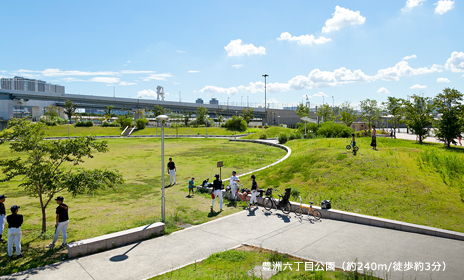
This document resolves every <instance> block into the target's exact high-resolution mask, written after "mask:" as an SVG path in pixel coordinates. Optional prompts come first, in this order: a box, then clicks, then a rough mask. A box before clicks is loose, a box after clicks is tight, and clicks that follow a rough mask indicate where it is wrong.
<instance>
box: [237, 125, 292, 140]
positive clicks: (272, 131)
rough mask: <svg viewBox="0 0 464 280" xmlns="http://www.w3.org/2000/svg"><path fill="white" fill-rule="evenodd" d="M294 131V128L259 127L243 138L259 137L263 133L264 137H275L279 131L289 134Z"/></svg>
mask: <svg viewBox="0 0 464 280" xmlns="http://www.w3.org/2000/svg"><path fill="white" fill-rule="evenodd" d="M253 131H256V129H254V130H253ZM294 131H295V129H291V128H285V127H279V126H271V127H269V128H260V129H259V131H258V132H256V133H253V134H250V135H248V136H245V137H243V139H260V138H262V137H263V135H265V138H275V137H277V136H279V134H280V133H286V134H287V135H290V134H292V133H293V132H294Z"/></svg>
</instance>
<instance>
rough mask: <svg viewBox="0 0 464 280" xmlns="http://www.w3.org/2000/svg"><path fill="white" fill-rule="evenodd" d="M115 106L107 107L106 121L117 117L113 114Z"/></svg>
mask: <svg viewBox="0 0 464 280" xmlns="http://www.w3.org/2000/svg"><path fill="white" fill-rule="evenodd" d="M113 108H114V106H105V120H109V119H111V118H112V117H114V116H115V114H112V113H111V111H112V110H113Z"/></svg>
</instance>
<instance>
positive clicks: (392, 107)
mask: <svg viewBox="0 0 464 280" xmlns="http://www.w3.org/2000/svg"><path fill="white" fill-rule="evenodd" d="M382 105H383V106H384V109H385V111H386V112H387V113H388V114H390V115H391V118H390V119H389V120H388V122H389V123H391V124H392V127H393V135H394V137H395V139H396V129H397V128H399V126H400V125H401V124H402V123H403V122H404V121H403V118H404V100H403V99H401V98H395V97H390V96H389V97H388V100H387V102H383V103H382Z"/></svg>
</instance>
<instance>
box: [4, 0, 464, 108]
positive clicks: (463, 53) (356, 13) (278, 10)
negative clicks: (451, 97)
mask: <svg viewBox="0 0 464 280" xmlns="http://www.w3.org/2000/svg"><path fill="white" fill-rule="evenodd" d="M462 15H464V8H463V6H462V2H461V1H460V0H455V1H450V0H391V1H358V0H350V1H346V0H345V1H285V2H284V1H269V0H268V1H229V2H226V1H139V0H134V1H117V0H113V1H103V0H101V1H83V0H81V1H2V8H1V10H0V26H1V27H2V34H3V36H2V40H1V44H0V76H3V77H13V76H15V75H18V76H23V77H29V78H36V79H42V80H45V81H48V82H52V83H57V84H61V85H64V86H65V87H66V92H67V93H80V94H88V95H102V96H113V87H114V88H115V92H116V96H119V97H129V96H130V97H131V98H136V97H140V98H152V99H153V98H156V94H155V91H156V87H157V86H158V85H160V86H162V87H164V90H165V92H166V94H167V95H166V100H170V101H179V92H181V99H182V101H183V102H194V101H195V99H196V98H203V100H205V101H208V100H209V99H210V98H212V97H214V98H217V99H219V101H220V102H223V103H225V102H227V101H228V100H229V102H230V103H231V104H232V102H235V103H236V104H237V103H240V102H241V101H242V100H243V102H244V103H245V102H246V100H247V98H248V100H249V102H250V103H263V102H264V78H263V77H262V75H263V74H265V73H266V74H268V75H269V77H268V78H267V100H268V102H277V103H285V104H287V103H297V102H301V101H302V100H303V99H305V96H306V95H308V97H309V98H310V102H311V104H314V105H315V104H321V103H322V102H323V98H322V96H325V97H324V101H325V102H326V103H330V104H331V103H332V102H333V101H334V103H335V105H337V104H340V103H342V102H343V101H351V102H352V104H353V105H356V104H357V103H358V102H359V101H360V100H364V99H366V98H370V99H376V100H377V101H379V102H382V101H385V100H386V98H387V96H395V97H402V98H406V96H407V95H412V94H424V95H425V96H435V95H436V94H437V93H438V92H440V91H442V90H443V89H444V88H445V87H451V88H456V89H457V90H459V91H461V92H463V91H464V36H463V35H464V34H463V31H462V27H463V26H464V18H463V17H462ZM332 96H333V100H332Z"/></svg>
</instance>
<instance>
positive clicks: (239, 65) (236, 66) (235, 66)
mask: <svg viewBox="0 0 464 280" xmlns="http://www.w3.org/2000/svg"><path fill="white" fill-rule="evenodd" d="M232 67H234V68H237V69H238V68H242V67H245V65H243V64H234V65H232Z"/></svg>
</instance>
